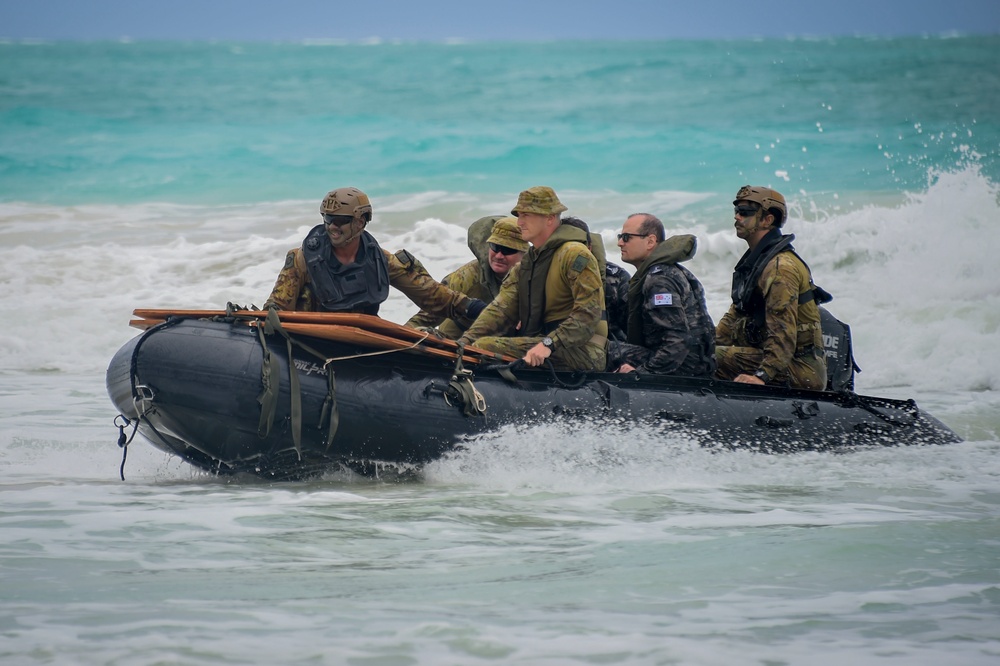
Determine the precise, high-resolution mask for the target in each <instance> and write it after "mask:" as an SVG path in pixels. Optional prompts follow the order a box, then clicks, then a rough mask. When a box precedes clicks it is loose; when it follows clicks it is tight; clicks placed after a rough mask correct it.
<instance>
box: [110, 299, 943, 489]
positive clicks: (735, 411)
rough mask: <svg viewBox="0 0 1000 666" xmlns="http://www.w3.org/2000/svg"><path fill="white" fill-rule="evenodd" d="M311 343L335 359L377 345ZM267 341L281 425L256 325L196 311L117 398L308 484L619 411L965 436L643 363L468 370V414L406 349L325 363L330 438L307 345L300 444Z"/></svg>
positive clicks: (279, 356) (187, 451)
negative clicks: (531, 427) (639, 368)
mask: <svg viewBox="0 0 1000 666" xmlns="http://www.w3.org/2000/svg"><path fill="white" fill-rule="evenodd" d="M304 342H306V343H307V344H308V345H309V346H310V347H312V348H313V349H315V350H317V351H320V352H321V353H322V354H323V355H324V356H326V357H327V358H337V359H342V357H348V356H353V355H356V354H364V353H370V352H371V351H372V350H371V349H369V348H362V347H356V346H354V345H350V344H343V343H336V342H330V341H325V340H318V339H314V338H308V339H305V340H304ZM267 345H268V349H269V351H270V352H271V354H272V357H273V358H274V359H276V360H277V362H278V368H279V370H278V372H276V373H273V374H272V375H271V380H270V381H271V383H272V385H273V386H274V387H276V389H277V393H276V395H277V401H276V404H275V406H274V412H273V421H272V424H271V426H270V428H267V427H266V426H262V425H261V423H260V415H261V411H262V407H261V402H260V398H261V395H262V387H263V382H262V364H263V362H264V354H263V347H262V344H261V342H260V340H259V337H258V334H257V333H256V331H255V329H253V328H250V327H248V326H246V325H245V324H230V323H225V322H213V321H207V320H194V319H185V320H176V321H170V322H168V323H166V324H162V325H159V326H155V327H153V328H151V329H149V330H148V331H146V332H145V333H143V334H142V335H140V336H137V337H136V338H133V339H132V340H131V341H129V342H128V343H127V344H126V345H125V346H123V347H122V348H121V349H120V350H119V351H118V353H117V354H116V355H115V357H114V358H113V359H112V361H111V364H110V366H109V367H108V372H107V387H108V393H109V395H110V397H111V400H112V402H113V403H114V404H115V405H116V407H117V408H118V409H119V410H120V411H121V414H122V415H123V416H125V417H126V418H127V419H129V420H130V422H133V423H137V424H138V426H137V427H138V430H139V432H140V433H141V434H142V435H143V436H144V437H145V438H146V439H148V440H149V441H150V442H152V443H153V445H154V446H156V447H158V448H160V449H162V450H164V451H167V452H169V453H173V454H176V455H178V456H180V457H181V458H183V459H184V460H186V461H188V462H190V463H191V464H193V465H195V466H197V467H200V468H202V469H205V470H208V471H211V472H215V473H220V474H233V473H243V472H247V473H251V474H255V475H258V476H261V477H265V478H302V477H307V476H311V475H315V474H319V473H322V472H325V471H328V470H331V469H335V468H337V467H340V466H345V467H348V468H351V469H355V470H362V471H363V470H368V469H374V468H375V465H376V464H378V463H393V464H397V465H401V466H404V467H405V466H419V465H421V464H424V463H426V462H428V461H432V460H435V459H437V458H440V457H441V456H443V455H444V454H446V453H447V452H449V451H452V450H454V449H455V448H456V447H458V446H462V445H469V446H474V440H475V436H476V435H478V434H481V433H484V432H489V431H492V430H496V429H497V428H500V427H502V426H504V425H506V424H512V423H525V422H531V423H537V422H540V421H544V420H549V419H588V420H591V421H593V422H594V423H595V424H596V425H595V427H601V425H600V424H601V423H602V422H606V423H607V424H608V425H607V427H609V428H613V427H614V423H615V421H616V420H619V419H628V421H629V422H636V421H643V422H647V423H650V424H655V427H657V428H661V429H662V430H663V431H664V433H665V434H670V433H673V434H678V435H681V436H683V437H685V438H688V439H693V440H696V441H697V442H699V443H700V444H702V445H704V446H711V447H724V448H738V447H740V448H741V447H749V448H752V449H755V450H759V451H762V452H769V453H785V452H792V451H797V450H826V449H840V448H849V447H858V446H873V445H879V446H899V445H911V444H943V443H951V442H958V441H961V440H960V438H959V437H958V436H957V435H956V434H955V433H954V432H952V431H951V430H949V429H948V428H947V427H946V426H944V425H943V424H942V423H941V422H940V421H938V420H937V419H935V418H934V417H932V416H930V415H929V414H926V413H923V412H922V411H920V410H919V409H918V408H917V406H916V404H915V403H913V402H912V401H897V400H887V399H882V398H874V397H869V396H858V395H855V394H852V393H843V394H840V393H826V392H817V391H799V390H793V389H778V388H771V387H761V386H752V385H742V384H735V383H732V382H723V381H712V380H700V379H687V378H677V377H653V376H637V375H635V374H634V373H633V374H629V375H619V374H607V373H595V374H590V375H588V376H587V377H586V380H585V381H583V383H582V384H580V385H579V386H576V387H574V388H571V387H570V386H569V385H573V384H577V383H579V382H580V380H581V379H582V378H581V377H578V376H575V375H573V374H571V373H559V374H558V375H553V374H552V373H550V372H548V371H545V370H528V369H522V370H519V371H517V372H516V378H517V383H516V384H513V383H511V382H510V381H508V380H506V379H504V378H503V377H501V375H500V374H499V373H498V372H497V370H496V369H489V368H486V367H483V368H480V367H478V366H470V367H471V368H472V369H474V371H475V374H474V376H473V377H472V381H473V383H474V385H475V388H476V390H478V392H479V393H480V394H481V395H482V398H483V400H484V401H485V406H486V411H485V414H478V413H473V414H472V415H467V411H469V410H466V409H465V408H464V406H463V405H462V404H461V402H462V400H461V399H458V398H456V396H455V395H451V396H449V393H451V391H450V390H449V389H448V386H449V380H450V379H451V378H452V374H453V370H454V368H453V364H452V363H451V362H450V361H448V360H446V359H436V358H428V357H425V356H420V355H416V354H412V353H407V352H396V353H389V354H385V355H380V356H362V357H356V358H349V359H342V360H336V361H333V362H332V363H331V364H330V366H329V367H331V368H333V369H334V372H335V374H334V378H335V387H334V388H335V390H334V395H335V402H336V405H335V412H336V415H337V417H338V419H339V422H338V423H337V426H336V430H335V433H334V436H333V437H332V439H331V440H330V441H327V440H328V439H329V437H328V433H329V414H330V413H331V410H330V409H329V407H330V404H329V403H330V401H329V400H328V395H329V392H330V391H329V382H328V378H327V375H326V372H325V371H324V369H323V367H322V361H321V360H319V359H317V358H315V357H313V356H311V355H308V354H306V353H304V352H301V351H297V352H295V354H294V356H295V358H294V361H295V365H296V367H297V377H298V380H299V384H300V390H299V394H300V396H301V417H300V418H299V421H300V423H301V437H300V442H299V443H298V446H296V443H295V441H294V438H293V432H292V431H293V428H294V423H295V421H296V419H295V418H293V411H292V407H291V405H292V400H291V393H290V379H289V372H288V353H287V349H286V343H285V341H284V339H282V338H280V337H278V336H273V337H272V338H268V342H267ZM272 367H273V366H272ZM275 375H277V376H275ZM324 406H326V410H324Z"/></svg>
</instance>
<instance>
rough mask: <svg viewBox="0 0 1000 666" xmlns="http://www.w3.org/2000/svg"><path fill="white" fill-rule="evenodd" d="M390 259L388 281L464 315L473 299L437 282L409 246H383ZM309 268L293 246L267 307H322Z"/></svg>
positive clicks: (420, 300) (425, 303)
mask: <svg viewBox="0 0 1000 666" xmlns="http://www.w3.org/2000/svg"><path fill="white" fill-rule="evenodd" d="M382 252H383V253H384V254H385V258H386V259H387V260H388V262H389V284H390V285H392V286H393V287H395V288H396V289H399V290H400V291H401V292H403V293H404V294H405V295H406V296H407V298H409V299H410V300H411V301H413V302H414V303H416V304H417V305H418V306H420V307H422V308H426V309H427V310H430V311H434V312H440V313H442V314H445V315H447V316H449V317H461V316H464V315H465V313H466V310H467V308H468V307H469V305H470V304H471V303H472V299H470V298H469V297H468V296H466V295H465V294H462V293H459V292H457V291H452V290H451V289H449V288H448V287H445V286H444V285H442V284H440V283H439V282H436V281H435V280H434V278H432V277H431V276H430V274H429V273H427V270H426V269H424V267H423V264H421V263H420V262H419V261H418V260H416V259H415V258H414V257H413V255H411V254H410V253H409V252H407V251H406V250H400V251H399V252H397V253H396V254H391V253H390V252H388V251H386V250H384V249H383V250H382ZM309 282H310V280H309V271H308V269H307V268H306V262H305V258H304V256H303V254H302V248H293V249H291V250H289V251H288V254H286V255H285V266H284V267H283V268H282V269H281V272H280V273H279V274H278V279H277V281H276V282H275V283H274V289H272V290H271V295H270V296H268V298H267V301H265V303H264V308H265V309H267V308H268V307H276V308H278V309H279V310H300V311H304V312H318V311H323V308H322V307H321V306H320V305H319V303H318V302H317V301H316V298H315V296H314V294H313V292H312V289H311V288H310V285H309Z"/></svg>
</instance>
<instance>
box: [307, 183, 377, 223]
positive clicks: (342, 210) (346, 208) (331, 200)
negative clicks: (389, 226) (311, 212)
mask: <svg viewBox="0 0 1000 666" xmlns="http://www.w3.org/2000/svg"><path fill="white" fill-rule="evenodd" d="M319 212H320V214H322V215H346V216H350V217H353V218H354V219H356V220H360V221H362V222H369V221H371V219H372V203H371V201H369V200H368V195H367V194H365V193H364V192H362V191H361V190H359V189H358V188H356V187H341V188H338V189H336V190H331V191H330V192H328V193H327V195H326V196H325V197H324V198H323V203H321V204H320V205H319Z"/></svg>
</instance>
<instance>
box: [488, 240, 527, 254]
mask: <svg viewBox="0 0 1000 666" xmlns="http://www.w3.org/2000/svg"><path fill="white" fill-rule="evenodd" d="M489 246H490V249H491V250H493V251H494V252H496V253H498V254H502V255H503V256H505V257H509V256H510V255H512V254H517V253H518V252H520V250H515V249H514V248H512V247H505V246H503V245H497V244H496V243H489Z"/></svg>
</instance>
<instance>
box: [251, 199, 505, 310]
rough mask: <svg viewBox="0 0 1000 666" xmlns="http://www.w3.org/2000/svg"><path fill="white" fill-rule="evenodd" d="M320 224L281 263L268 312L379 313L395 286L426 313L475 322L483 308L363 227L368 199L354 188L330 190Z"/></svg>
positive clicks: (367, 218)
mask: <svg viewBox="0 0 1000 666" xmlns="http://www.w3.org/2000/svg"><path fill="white" fill-rule="evenodd" d="M319 212H320V215H321V216H322V217H323V223H322V224H319V225H317V226H315V227H313V228H312V229H311V230H310V231H309V233H308V234H307V235H306V237H305V240H303V241H302V246H301V247H297V248H293V249H291V250H289V251H288V254H287V255H285V265H284V267H283V268H282V269H281V272H280V273H279V274H278V279H277V281H276V282H275V284H274V289H272V290H271V295H270V296H269V297H268V299H267V301H265V303H264V307H265V309H266V308H271V307H273V308H277V309H279V310H301V311H311V312H355V313H361V314H370V315H376V314H378V310H379V306H380V305H381V304H382V303H383V302H384V301H385V299H386V298H388V296H389V287H390V286H392V287H395V288H396V289H399V290H400V291H401V292H403V293H404V294H406V296H407V297H408V298H409V299H410V300H411V301H413V302H414V303H416V304H417V306H419V307H421V308H424V309H426V310H428V311H430V312H439V313H441V314H442V315H443V316H447V317H459V316H468V317H470V318H472V319H475V318H476V316H478V315H479V313H480V312H482V310H483V308H485V307H486V304H485V303H484V302H483V301H481V300H479V299H475V298H470V297H468V296H466V295H465V294H462V293H459V292H457V291H453V290H451V289H449V288H448V287H446V286H444V285H442V284H440V283H439V282H436V281H434V279H433V278H432V277H431V276H430V275H429V274H428V273H427V271H426V270H425V269H424V267H423V265H422V264H421V263H420V262H419V261H417V260H416V259H415V258H414V257H413V255H411V254H410V253H409V252H407V251H406V250H400V251H399V252H396V253H395V254H392V253H390V252H388V251H387V250H383V249H382V248H381V247H379V244H378V241H376V240H375V237H374V236H372V235H371V234H370V233H368V232H367V231H365V227H367V226H368V223H369V222H370V221H371V219H372V206H371V201H370V200H369V199H368V195H366V194H365V193H364V192H362V191H361V190H359V189H357V188H355V187H342V188H339V189H336V190H332V191H330V192H329V193H328V194H327V195H326V197H324V199H323V202H322V203H321V204H320V207H319Z"/></svg>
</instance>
